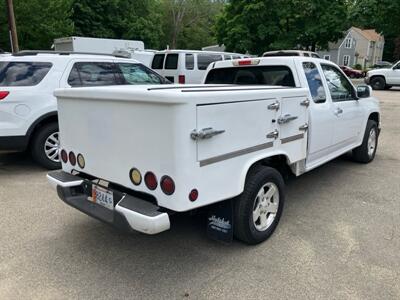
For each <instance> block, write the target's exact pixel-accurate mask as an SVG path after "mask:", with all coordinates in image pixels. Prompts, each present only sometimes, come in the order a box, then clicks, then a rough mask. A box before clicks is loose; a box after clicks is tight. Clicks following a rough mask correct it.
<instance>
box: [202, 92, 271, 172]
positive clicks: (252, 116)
mask: <svg viewBox="0 0 400 300" xmlns="http://www.w3.org/2000/svg"><path fill="white" fill-rule="evenodd" d="M276 102H277V99H276V98H270V99H257V100H249V101H240V102H228V103H218V104H207V105H198V106H197V131H198V132H199V131H201V130H204V129H207V128H212V130H216V131H223V130H224V132H223V133H220V134H217V135H214V136H212V137H209V138H204V139H198V140H197V159H198V161H200V165H201V164H202V161H205V160H209V159H216V161H218V160H223V159H224V158H225V159H228V158H232V157H235V156H238V155H244V154H246V153H251V152H254V151H256V149H260V150H262V149H263V146H265V147H264V148H266V147H267V146H268V144H271V142H273V141H274V138H268V137H267V134H268V133H270V132H272V131H274V129H275V128H276V115H277V111H276V109H270V108H268V106H269V105H270V104H273V103H276ZM219 158H221V159H219Z"/></svg>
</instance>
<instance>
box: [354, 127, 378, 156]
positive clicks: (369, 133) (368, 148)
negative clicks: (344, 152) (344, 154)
mask: <svg viewBox="0 0 400 300" xmlns="http://www.w3.org/2000/svg"><path fill="white" fill-rule="evenodd" d="M378 136H379V132H378V125H377V124H376V122H375V121H373V120H368V122H367V128H366V129H365V133H364V138H363V142H362V144H361V145H360V146H359V147H357V148H355V149H353V159H354V160H355V161H356V162H360V163H365V164H366V163H369V162H371V161H373V160H374V158H375V154H376V149H377V147H378Z"/></svg>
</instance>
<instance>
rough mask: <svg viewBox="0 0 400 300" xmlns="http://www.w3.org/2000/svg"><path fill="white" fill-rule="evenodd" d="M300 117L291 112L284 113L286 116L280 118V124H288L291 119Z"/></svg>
mask: <svg viewBox="0 0 400 300" xmlns="http://www.w3.org/2000/svg"><path fill="white" fill-rule="evenodd" d="M297 118H298V117H296V116H292V115H290V114H287V115H284V116H280V117H279V118H278V124H286V123H289V122H290V121H293V120H296V119H297Z"/></svg>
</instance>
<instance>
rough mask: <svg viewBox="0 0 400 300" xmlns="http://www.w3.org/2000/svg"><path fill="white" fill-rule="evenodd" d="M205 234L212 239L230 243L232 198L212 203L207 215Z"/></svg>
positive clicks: (231, 237) (231, 235)
mask: <svg viewBox="0 0 400 300" xmlns="http://www.w3.org/2000/svg"><path fill="white" fill-rule="evenodd" d="M207 236H208V237H209V238H211V239H213V240H217V241H221V242H224V243H231V242H232V240H233V200H231V199H230V200H225V201H222V202H219V203H217V204H214V205H212V206H211V207H210V208H209V211H208V216H207Z"/></svg>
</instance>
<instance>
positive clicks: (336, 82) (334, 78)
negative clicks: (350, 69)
mask: <svg viewBox="0 0 400 300" xmlns="http://www.w3.org/2000/svg"><path fill="white" fill-rule="evenodd" d="M321 67H322V71H323V72H324V76H325V78H326V81H327V83H328V87H329V91H330V93H331V98H332V101H333V102H338V101H348V100H354V89H353V86H352V85H351V84H350V82H349V81H348V80H347V78H346V77H345V76H344V75H343V74H342V73H341V72H340V71H339V70H338V69H337V68H335V67H333V66H330V65H324V64H321Z"/></svg>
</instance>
